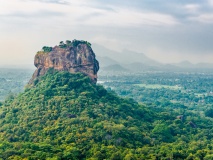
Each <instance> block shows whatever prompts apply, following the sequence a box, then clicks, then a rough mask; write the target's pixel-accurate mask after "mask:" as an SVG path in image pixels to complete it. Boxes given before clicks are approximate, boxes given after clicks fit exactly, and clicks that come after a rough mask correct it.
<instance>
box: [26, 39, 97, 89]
mask: <svg viewBox="0 0 213 160" xmlns="http://www.w3.org/2000/svg"><path fill="white" fill-rule="evenodd" d="M90 46H91V44H90V43H88V42H86V41H77V40H73V41H72V42H71V41H66V44H64V43H63V42H60V45H59V46H55V47H53V48H52V47H43V51H39V52H38V53H37V54H36V56H35V59H34V65H35V66H36V68H37V69H36V71H35V72H34V74H33V76H32V78H31V80H30V81H29V84H30V85H33V83H34V80H36V79H37V78H38V77H39V76H42V75H44V74H45V73H46V72H47V71H48V70H49V69H50V68H53V69H54V70H57V71H69V72H71V73H76V72H81V73H83V74H85V75H87V76H89V77H90V79H91V80H92V82H94V83H96V82H97V72H98V70H99V63H98V61H97V60H96V58H95V54H94V52H93V50H92V48H91V47H90Z"/></svg>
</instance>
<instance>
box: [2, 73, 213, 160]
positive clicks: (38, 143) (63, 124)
mask: <svg viewBox="0 0 213 160" xmlns="http://www.w3.org/2000/svg"><path fill="white" fill-rule="evenodd" d="M124 87H126V86H125V85H124ZM130 91H131V90H130ZM133 91H135V90H133ZM172 92H175V91H173V90H172ZM136 93H137V92H136ZM147 94H148V93H147ZM135 96H136V97H137V94H135ZM153 97H154V96H153ZM156 97H157V96H156ZM186 107H187V106H185V105H183V104H182V103H180V104H178V103H177V104H173V103H171V102H170V101H168V100H164V101H160V102H158V104H157V103H156V104H155V103H153V104H152V103H150V104H147V105H139V104H138V103H136V102H135V101H134V100H132V99H123V98H119V97H118V96H117V95H116V94H115V93H113V92H108V91H106V90H105V89H104V88H103V87H102V86H99V85H95V84H93V83H91V82H90V79H89V78H88V77H86V76H84V75H82V74H79V73H76V74H71V73H68V72H54V71H50V72H49V73H47V74H46V75H45V76H43V77H41V79H39V80H38V82H37V83H36V85H35V86H33V87H31V88H26V90H25V92H24V93H21V94H20V95H18V96H17V97H15V98H14V99H10V100H8V101H6V103H4V104H3V106H1V108H0V158H2V159H24V158H26V159H126V160H129V159H133V160H134V159H211V158H212V149H213V138H212V137H213V129H212V120H211V118H206V117H205V116H204V115H203V116H202V117H201V116H198V114H197V112H195V111H193V112H190V111H188V110H186V109H187V108H186ZM181 114H183V115H181ZM180 115H181V116H182V118H180V117H181V116H180ZM190 122H191V123H192V122H193V123H194V124H196V126H197V127H195V128H193V127H192V126H190V124H191V123H190Z"/></svg>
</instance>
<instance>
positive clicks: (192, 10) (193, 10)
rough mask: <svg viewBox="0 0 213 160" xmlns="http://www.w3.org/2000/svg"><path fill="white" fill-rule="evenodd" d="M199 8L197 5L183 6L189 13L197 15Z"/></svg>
mask: <svg viewBox="0 0 213 160" xmlns="http://www.w3.org/2000/svg"><path fill="white" fill-rule="evenodd" d="M200 8H201V6H200V5H198V4H187V5H185V6H184V9H185V10H186V11H187V12H189V13H198V11H199V9H200Z"/></svg>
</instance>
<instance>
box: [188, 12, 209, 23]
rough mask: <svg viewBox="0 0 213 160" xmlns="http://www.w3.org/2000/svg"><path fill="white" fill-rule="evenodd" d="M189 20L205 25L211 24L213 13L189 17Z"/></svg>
mask: <svg viewBox="0 0 213 160" xmlns="http://www.w3.org/2000/svg"><path fill="white" fill-rule="evenodd" d="M189 20H192V21H196V22H201V23H206V24H213V13H206V14H200V15H198V16H195V17H190V18H189Z"/></svg>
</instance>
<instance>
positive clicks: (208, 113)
mask: <svg viewBox="0 0 213 160" xmlns="http://www.w3.org/2000/svg"><path fill="white" fill-rule="evenodd" d="M205 115H206V116H207V117H211V118H213V109H207V110H206V111H205Z"/></svg>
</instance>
